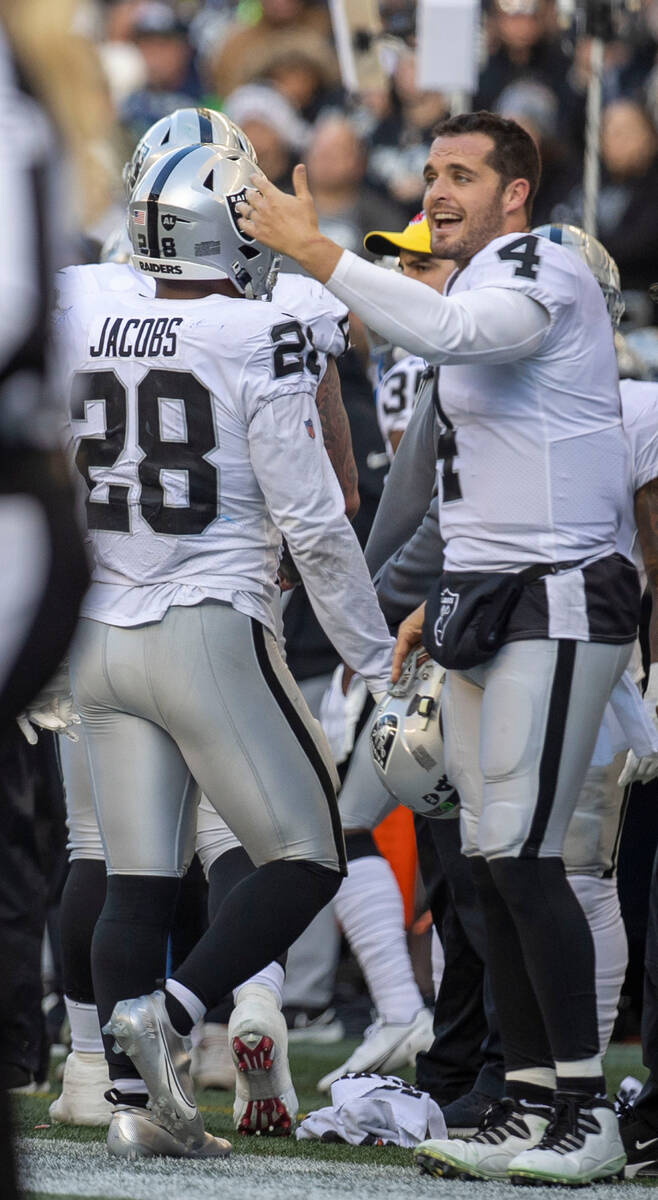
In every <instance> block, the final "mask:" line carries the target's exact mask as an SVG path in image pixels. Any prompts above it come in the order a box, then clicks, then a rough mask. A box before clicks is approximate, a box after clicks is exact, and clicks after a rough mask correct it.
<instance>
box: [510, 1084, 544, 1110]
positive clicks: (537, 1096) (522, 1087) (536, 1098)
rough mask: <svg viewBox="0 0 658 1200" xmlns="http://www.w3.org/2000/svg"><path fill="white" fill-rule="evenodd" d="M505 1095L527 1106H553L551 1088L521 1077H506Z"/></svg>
mask: <svg viewBox="0 0 658 1200" xmlns="http://www.w3.org/2000/svg"><path fill="white" fill-rule="evenodd" d="M505 1095H506V1096H510V1097H511V1098H512V1100H516V1101H517V1103H519V1104H522V1105H527V1106H528V1107H529V1108H533V1107H535V1106H538V1107H541V1108H552V1106H553V1089H552V1088H548V1087H540V1085H539V1084H537V1083H526V1082H525V1080H523V1079H506V1080H505Z"/></svg>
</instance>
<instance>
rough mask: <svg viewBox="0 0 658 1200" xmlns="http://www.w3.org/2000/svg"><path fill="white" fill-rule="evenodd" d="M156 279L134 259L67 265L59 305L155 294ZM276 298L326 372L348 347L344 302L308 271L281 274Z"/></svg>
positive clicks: (59, 277) (59, 288)
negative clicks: (299, 324)
mask: <svg viewBox="0 0 658 1200" xmlns="http://www.w3.org/2000/svg"><path fill="white" fill-rule="evenodd" d="M155 282H156V281H155V279H154V278H152V277H151V276H150V275H144V274H143V272H142V271H135V270H134V268H133V267H131V265H130V263H91V264H86V265H84V266H77V267H66V268H65V270H63V271H59V272H58V274H57V292H58V307H59V308H60V309H65V308H66V307H67V306H68V305H70V304H72V303H74V302H76V300H78V299H81V297H82V295H84V294H86V293H91V294H92V295H99V294H100V295H105V294H107V292H123V293H125V294H128V293H131V292H132V293H133V294H134V295H137V296H144V297H155ZM272 302H273V303H274V304H276V305H277V307H278V308H282V309H283V310H284V311H285V312H289V313H291V314H292V315H293V316H295V317H298V318H299V319H300V320H303V322H304V326H305V328H306V330H307V335H308V330H309V329H310V335H308V336H309V337H310V339H311V340H312V342H313V345H314V347H315V349H316V350H317V351H318V353H319V354H320V355H321V356H322V357H321V358H320V365H321V369H322V372H324V369H325V366H326V355H328V354H331V355H333V357H334V358H339V357H340V355H341V354H344V353H345V351H346V350H347V346H348V340H349V326H348V312H347V309H346V307H345V305H344V304H341V302H340V300H337V299H336V297H335V296H332V295H331V292H328V291H327V289H326V288H325V287H323V286H322V284H321V283H318V282H317V280H315V279H309V277H308V276H307V275H296V274H286V275H279V276H278V278H277V281H276V283H275V285H274V290H273V293H272Z"/></svg>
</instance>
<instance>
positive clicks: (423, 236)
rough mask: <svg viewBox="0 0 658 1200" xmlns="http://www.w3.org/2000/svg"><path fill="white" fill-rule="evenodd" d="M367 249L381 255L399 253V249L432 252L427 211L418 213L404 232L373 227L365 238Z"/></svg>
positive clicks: (416, 252)
mask: <svg viewBox="0 0 658 1200" xmlns="http://www.w3.org/2000/svg"><path fill="white" fill-rule="evenodd" d="M363 244H364V246H365V248H366V250H369V251H370V253H371V254H375V255H377V257H381V255H384V254H389V255H391V254H397V253H398V251H399V250H411V251H412V253H413V254H431V253H432V249H431V246H430V231H429V226H428V224H427V218H426V216H425V213H422V212H420V213H418V215H417V216H415V217H414V218H413V220H411V221H410V222H409V224H408V225H407V227H406V229H403V230H402V233H386V232H385V230H383V229H373V230H372V233H367V234H366V236H365V237H364V239H363Z"/></svg>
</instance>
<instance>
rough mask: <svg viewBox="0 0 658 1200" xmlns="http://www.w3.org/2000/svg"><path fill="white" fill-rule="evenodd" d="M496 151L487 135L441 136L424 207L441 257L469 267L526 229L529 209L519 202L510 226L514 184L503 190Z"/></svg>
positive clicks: (428, 167)
mask: <svg viewBox="0 0 658 1200" xmlns="http://www.w3.org/2000/svg"><path fill="white" fill-rule="evenodd" d="M493 150H494V144H493V141H492V139H491V138H490V137H488V136H487V134H485V133H463V134H458V135H456V136H452V137H438V138H436V139H435V141H434V142H433V143H432V146H431V148H430V152H429V157H428V159H427V162H426V164H425V169H424V172H423V175H424V179H425V195H424V199H423V207H424V209H425V215H426V217H427V221H428V224H429V227H430V239H431V246H432V254H434V255H436V257H437V258H452V259H454V260H455V262H456V263H457V265H458V266H464V265H465V264H466V263H467V262H469V261H470V259H471V258H472V257H473V255H474V254H477V252H478V250H481V249H482V248H483V246H486V245H487V243H488V242H490V241H492V239H493V238H495V237H499V236H500V235H501V234H503V233H508V232H513V231H514V230H515V229H523V228H524V227H525V214H524V209H523V205H522V204H521V206H520V208H519V206H518V205H517V204H516V202H515V200H513V201H512V211H511V217H512V223H511V224H510V223H509V220H508V217H509V216H510V212H509V198H510V197H509V196H508V193H510V189H514V184H510V185H508V186H507V187H505V186H503V183H502V180H501V178H500V175H499V174H498V173H497V171H495V170H494V168H493V167H492V165H491V162H490V158H491V154H492V151H493ZM515 182H516V183H520V182H524V181H520V180H517V181H515ZM519 213H520V216H519Z"/></svg>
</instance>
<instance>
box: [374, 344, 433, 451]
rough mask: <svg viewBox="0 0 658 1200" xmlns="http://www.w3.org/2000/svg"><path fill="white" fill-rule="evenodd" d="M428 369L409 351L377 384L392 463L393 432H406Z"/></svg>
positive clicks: (381, 420) (380, 422) (379, 411)
mask: <svg viewBox="0 0 658 1200" xmlns="http://www.w3.org/2000/svg"><path fill="white" fill-rule="evenodd" d="M426 368H427V363H426V362H425V359H424V358H419V357H418V356H417V355H416V354H408V355H407V356H406V357H405V358H403V359H401V360H400V362H397V363H395V364H394V365H393V366H392V367H390V368H389V370H388V371H387V372H386V374H385V375H384V376H382V379H381V380H380V382H379V383H378V385H377V389H376V391H375V404H376V408H377V423H378V425H379V432H380V433H381V435H382V440H383V442H384V445H385V446H386V453H387V454H388V457H389V461H390V462H392V461H393V448H392V446H391V442H390V435H391V434H392V433H397V432H400V433H403V432H404V430H405V429H406V428H407V425H408V424H409V421H410V419H411V414H412V412H413V410H414V405H415V403H416V392H417V390H418V384H419V383H420V379H421V376H422V374H423V371H425V370H426Z"/></svg>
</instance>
